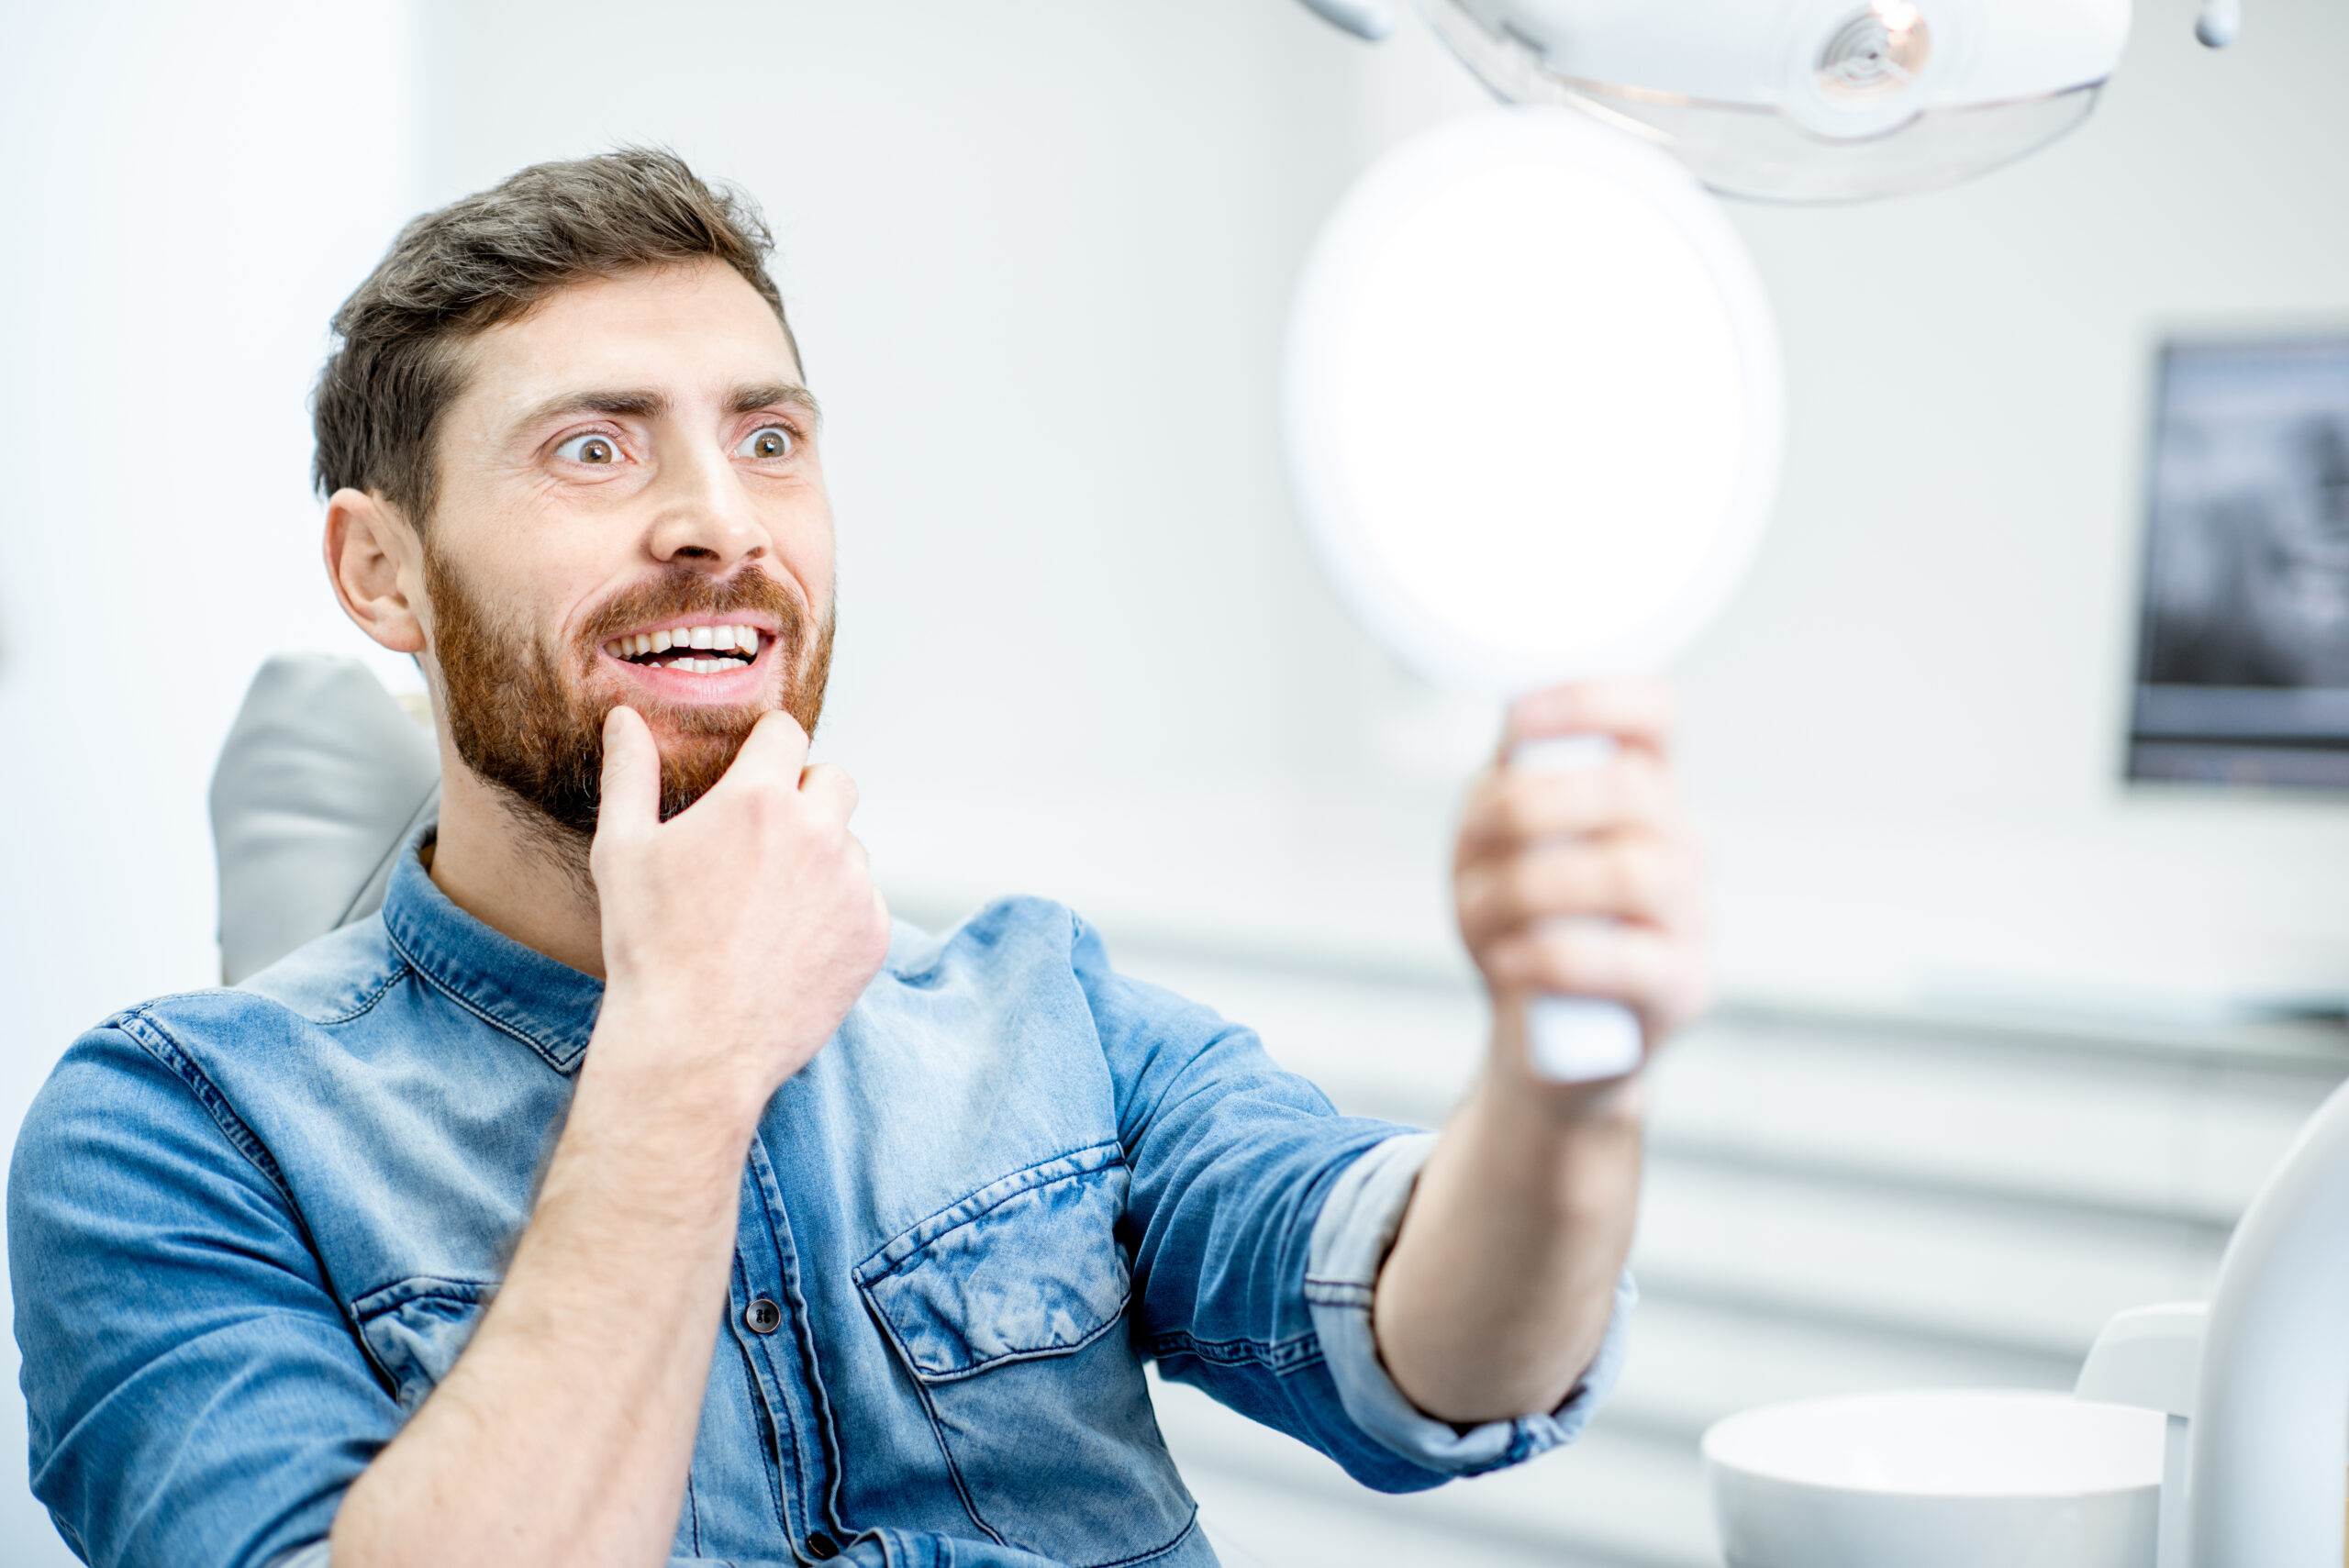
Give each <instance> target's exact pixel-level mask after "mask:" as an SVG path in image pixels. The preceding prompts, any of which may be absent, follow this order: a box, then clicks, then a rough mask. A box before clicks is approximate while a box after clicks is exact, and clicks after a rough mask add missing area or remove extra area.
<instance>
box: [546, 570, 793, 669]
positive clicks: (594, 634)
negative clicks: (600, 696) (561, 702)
mask: <svg viewBox="0 0 2349 1568" xmlns="http://www.w3.org/2000/svg"><path fill="white" fill-rule="evenodd" d="M744 610H747V611H751V612H754V613H758V614H760V615H762V616H763V618H765V619H768V620H771V621H773V622H774V626H775V630H776V632H777V633H778V635H779V636H780V638H781V639H782V642H783V646H784V650H785V651H787V652H788V653H789V654H790V656H791V657H790V662H792V663H795V664H796V662H797V661H798V657H799V654H800V651H801V650H802V648H803V647H804V645H805V644H806V642H807V609H806V608H805V607H804V606H802V605H801V604H800V602H799V596H798V595H796V594H794V593H793V592H792V591H791V590H790V589H788V588H786V587H785V586H784V585H783V584H781V583H778V582H776V581H775V580H774V578H773V577H771V576H769V575H768V574H767V573H764V572H763V571H761V570H759V569H758V568H757V567H754V566H752V567H744V568H742V569H741V570H740V571H739V572H737V573H734V574H733V575H732V576H730V577H716V578H713V577H711V576H709V575H708V574H707V573H702V572H696V571H695V570H694V569H693V568H692V567H690V566H673V567H671V568H669V570H668V572H667V574H666V575H664V576H662V577H658V578H655V579H653V580H652V581H651V582H649V583H640V584H637V585H636V586H635V587H633V588H629V589H627V590H625V591H623V592H622V593H620V594H618V595H615V596H614V597H613V599H612V600H611V602H610V603H609V604H607V605H605V606H602V607H601V608H600V609H598V610H596V613H595V614H594V615H592V616H590V617H587V622H586V624H585V625H584V627H582V628H580V632H579V639H580V642H581V643H582V645H583V646H582V649H581V651H582V653H583V654H584V657H585V659H586V661H587V662H589V663H591V664H592V663H593V662H595V656H596V650H597V649H598V648H600V647H602V646H603V645H604V644H605V643H606V642H607V641H609V640H610V639H613V638H615V637H618V635H619V634H620V633H622V632H624V631H633V630H635V629H636V628H639V627H640V626H643V625H645V624H646V623H647V622H649V621H657V620H665V619H668V618H669V617H673V616H692V615H723V614H728V613H730V612H734V611H744Z"/></svg>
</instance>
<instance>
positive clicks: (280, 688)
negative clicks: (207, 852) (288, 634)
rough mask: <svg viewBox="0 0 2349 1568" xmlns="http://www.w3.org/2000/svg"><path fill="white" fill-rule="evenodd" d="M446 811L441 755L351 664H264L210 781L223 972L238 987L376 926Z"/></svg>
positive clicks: (296, 659)
mask: <svg viewBox="0 0 2349 1568" xmlns="http://www.w3.org/2000/svg"><path fill="white" fill-rule="evenodd" d="M439 814H440V754H439V752H438V751H436V750H435V748H434V746H433V743H432V738H431V736H430V735H429V733H427V732H426V731H425V730H424V729H422V728H419V727H418V726H417V723H416V721H415V720H413V719H411V718H410V717H408V716H407V714H406V712H405V711H404V710H402V708H401V707H400V705H399V704H398V703H397V702H396V701H395V700H394V699H393V696H392V695H391V693H389V692H387V691H385V690H384V686H383V684H382V683H381V682H379V681H378V680H376V679H375V677H374V675H373V673H371V672H370V671H369V670H368V668H367V666H366V665H364V664H362V663H361V662H359V661H358V660H356V659H345V658H340V657H337V656H335V655H333V654H326V653H281V654H279V655H278V656H277V657H275V658H273V659H272V660H270V661H269V662H267V663H265V664H263V665H262V667H261V673H259V674H257V675H255V676H254V677H253V684H252V686H251V688H250V690H249V691H247V692H246V693H245V705H244V706H243V707H241V708H240V709H239V710H238V713H237V721H236V723H235V724H233V725H231V726H230V727H229V729H228V742H227V743H226V744H225V745H223V746H222V747H221V748H220V764H219V766H218V767H217V768H216V769H214V770H213V773H212V841H213V846H214V848H215V850H216V851H217V852H218V855H219V861H220V971H221V978H222V979H223V980H224V981H225V982H226V983H227V984H231V985H234V984H237V983H238V982H239V981H240V980H243V979H244V978H245V977H246V976H248V975H250V974H253V973H258V972H259V971H261V970H262V969H266V968H267V967H268V966H269V965H271V964H273V963H274V962H277V961H278V960H279V959H281V958H283V957H284V956H285V955H286V954H287V953H289V952H292V951H294V950H295V948H298V947H300V946H301V945H302V944H303V943H304V942H306V941H309V940H312V939H313V938H316V937H322V936H324V935H326V934H327V933H328V931H331V930H334V929H337V928H339V927H342V926H347V925H349V924H350V923H351V921H353V920H359V919H363V918H365V917H367V916H369V915H372V914H373V913H374V912H375V910H376V909H377V908H378V907H379V906H381V905H382V904H383V902H384V886H385V884H387V883H389V881H390V880H391V874H392V865H393V862H394V860H395V857H396V856H397V855H398V853H399V849H400V846H401V845H402V844H404V843H406V841H407V838H408V835H409V834H410V833H411V832H413V831H415V830H416V829H417V828H419V827H421V826H422V825H423V824H424V823H426V822H427V821H429V820H431V819H432V818H434V817H437V816H438V815H439Z"/></svg>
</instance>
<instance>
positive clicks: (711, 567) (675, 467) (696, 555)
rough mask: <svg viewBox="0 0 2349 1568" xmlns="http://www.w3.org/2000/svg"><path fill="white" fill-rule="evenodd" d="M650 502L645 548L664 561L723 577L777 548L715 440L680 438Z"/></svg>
mask: <svg viewBox="0 0 2349 1568" xmlns="http://www.w3.org/2000/svg"><path fill="white" fill-rule="evenodd" d="M651 500H652V502H653V511H652V520H651V525H650V527H649V528H648V529H647V531H646V536H645V541H644V542H645V548H646V549H647V550H649V551H650V552H651V555H652V558H653V559H654V560H655V561H658V562H662V564H664V565H666V564H670V563H672V562H674V563H677V564H681V565H693V566H698V567H701V568H704V569H706V570H707V571H709V572H711V573H714V574H716V575H719V576H723V575H724V574H725V573H728V572H729V571H731V570H732V569H733V568H734V567H735V566H736V565H737V564H739V563H740V562H745V561H755V560H758V559H760V558H761V557H763V556H765V555H767V554H768V553H770V552H771V551H772V550H774V539H773V538H772V537H771V536H770V535H769V533H768V531H767V525H766V521H765V519H764V518H763V517H762V516H761V514H760V512H759V509H758V507H757V506H754V505H752V504H751V497H750V495H749V493H748V492H747V491H745V490H744V488H743V486H742V482H741V478H740V475H738V474H737V473H735V472H734V465H733V463H732V462H729V461H728V459H727V456H726V454H725V453H724V452H722V451H720V450H718V446H717V443H716V442H714V441H708V440H703V441H680V442H677V443H675V445H674V447H673V448H672V450H670V451H668V452H666V453H664V454H663V455H662V462H661V468H660V473H659V477H658V478H657V479H655V480H654V482H653V485H652V495H651Z"/></svg>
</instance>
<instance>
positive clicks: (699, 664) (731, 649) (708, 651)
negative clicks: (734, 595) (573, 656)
mask: <svg viewBox="0 0 2349 1568" xmlns="http://www.w3.org/2000/svg"><path fill="white" fill-rule="evenodd" d="M763 640H768V639H764V638H763V636H762V634H761V633H760V631H759V628H757V627H754V626H680V627H672V628H668V629H667V630H665V631H640V632H636V633H634V634H632V635H630V636H628V637H616V638H614V639H611V640H610V641H609V642H607V643H605V644H604V651H605V652H607V653H608V654H610V655H611V656H612V657H613V658H615V659H617V660H618V661H620V662H622V663H624V664H634V665H637V666H639V667H640V668H642V669H647V670H676V671H681V672H683V673H686V674H689V675H723V674H727V673H731V672H733V671H736V670H743V669H748V668H749V667H750V666H751V663H753V662H755V661H756V660H757V659H758V657H759V646H760V644H761V642H762V641H763Z"/></svg>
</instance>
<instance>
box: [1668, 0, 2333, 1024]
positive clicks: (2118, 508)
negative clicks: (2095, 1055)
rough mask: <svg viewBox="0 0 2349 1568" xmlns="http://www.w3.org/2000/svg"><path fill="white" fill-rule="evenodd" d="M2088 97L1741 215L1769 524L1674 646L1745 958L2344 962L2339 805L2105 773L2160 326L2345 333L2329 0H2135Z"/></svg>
mask: <svg viewBox="0 0 2349 1568" xmlns="http://www.w3.org/2000/svg"><path fill="white" fill-rule="evenodd" d="M2137 9H2138V15H2137V27H2136V33H2135V36H2134V38H2133V39H2132V43H2131V46H2130V49H2129V52H2128V55H2127V58H2126V60H2125V61H2124V62H2123V65H2122V68H2121V72H2120V73H2119V75H2118V76H2117V77H2116V78H2115V80H2114V83H2113V84H2112V86H2111V88H2110V92H2109V93H2108V95H2107V96H2106V99H2105V102H2104V103H2103V105H2102V106H2100V107H2099V109H2098V111H2097V114H2096V117H2094V118H2092V119H2091V120H2090V121H2089V122H2088V123H2087V125H2086V126H2085V127H2084V128H2082V129H2081V130H2079V131H2078V132H2077V133H2076V134H2075V135H2074V136H2073V137H2071V138H2070V139H2067V140H2066V141H2065V142H2063V143H2060V144H2059V145H2057V146H2055V147H2054V148H2052V149H2050V150H2048V151H2047V152H2045V153H2044V154H2043V155H2041V156H2040V157H2038V158H2035V159H2033V160H2032V161H2029V162H2027V163H2024V164H2021V165H2020V166H2018V167H2016V168H2013V169H2011V170H2009V171H2007V172H2003V173H2000V174H1998V175H1996V176H1994V177H1992V178H1989V179H1987V180H1984V181H1982V182H1980V183H1976V184H1974V185H1970V186H1965V187H1962V188H1960V189H1958V190H1955V191H1952V192H1949V193H1946V194H1943V195H1932V196H1926V197H1920V198H1916V199H1913V200H1909V201H1902V202H1895V203H1887V204H1884V205H1882V206H1874V207H1862V208H1854V209H1848V210H1842V211H1831V212H1817V211H1809V212H1806V211H1792V210H1783V209H1775V210H1774V209H1765V208H1754V207H1744V208H1740V209H1739V211H1738V218H1739V223H1740V226H1741V228H1742V229H1743V230H1744V232H1745V234H1746V236H1747V237H1748V239H1750V240H1751V242H1752V244H1753V249H1754V250H1755V253H1756V255H1757V257H1758V259H1759V260H1760V261H1761V264H1762V267H1763V271H1764V272H1765V276H1766V277H1767V279H1768V280H1769V284H1770V287H1771V291H1772V294H1773V295H1774V296H1775V298H1776V302H1777V306H1778V309H1779V312H1780V315H1781V318H1782V321H1783V325H1784V328H1785V335H1786V340H1787V346H1788V357H1789V361H1790V366H1791V378H1792V387H1793V397H1794V404H1793V408H1794V439H1793V447H1792V452H1791V461H1790V465H1789V469H1788V474H1787V487H1786V495H1785V503H1784V506H1783V507H1782V510H1781V514H1780V518H1779V528H1778V533H1777V537H1776V539H1775V540H1774V541H1773V543H1772V546H1771V548H1770V551H1769V554H1768V556H1767V558H1766V559H1765V561H1764V562H1763V565H1762V568H1761V571H1760V573H1759V574H1758V576H1757V577H1756V579H1755V581H1754V583H1753V588H1752V591H1751V592H1750V593H1749V594H1748V595H1746V596H1745V598H1744V600H1743V602H1742V604H1741V605H1740V606H1738V608H1737V609H1736V611H1735V612H1734V613H1733V614H1732V616H1731V618H1730V620H1729V622H1728V623H1727V624H1726V625H1724V626H1723V627H1722V628H1720V634H1719V635H1718V636H1717V637H1716V638H1715V639H1713V640H1712V641H1711V642H1710V643H1709V645H1708V646H1707V647H1706V648H1705V649H1704V650H1703V651H1702V652H1701V654H1700V655H1699V657H1698V659H1697V660H1696V661H1695V662H1693V664H1692V666H1691V667H1690V669H1689V672H1688V686H1689V697H1690V703H1691V709H1692V712H1691V722H1690V727H1689V739H1690V746H1691V752H1692V756H1693V757H1694V759H1695V762H1696V764H1697V766H1696V772H1697V778H1698V787H1699V792H1700V795H1701V796H1702V798H1703V800H1704V802H1705V804H1706V805H1707V806H1709V808H1710V809H1711V810H1712V812H1713V813H1714V814H1715V816H1716V817H1717V819H1718V825H1719V829H1720V842H1721V861H1722V864H1721V872H1722V890H1721V891H1722V902H1723V927H1724V936H1725V940H1726V944H1727V946H1728V947H1729V949H1730V951H1729V952H1728V954H1727V955H1726V956H1727V957H1728V958H1729V960H1730V962H1731V964H1732V966H1733V968H1734V970H1735V972H1736V973H1738V974H1739V975H1740V976H1741V977H1744V978H1745V979H1747V981H1748V982H1749V984H1766V985H1769V986H1774V987H1783V988H1792V989H1802V990H1820V989H1832V990H1839V991H1842V990H1865V991H1870V992H1873V993H1876V994H1878V995H1885V996H1887V997H1889V996H1896V995H1911V996H1913V995H1918V994H1920V993H1933V992H1940V993H1943V994H1954V993H1959V992H1965V991H1973V992H1976V993H1979V994H1983V995H1992V994H2005V995H2012V996H2016V997H2023V996H2028V995H2032V993H2034V992H2037V993H2039V994H2041V995H2043V998H2044V999H2047V1000H2051V1001H2060V1000H2064V999H2065V998H2071V999H2074V1000H2076V1001H2078V1002H2080V1003H2082V1004H2083V1005H2089V1004H2094V1003H2096V1002H2098V1001H2099V998H2101V999H2103V1000H2106V1001H2109V1002H2111V1003H2114V1004H2118V1005H2128V1004H2130V1003H2131V1002H2132V999H2133V1000H2141V1001H2147V1002H2150V1001H2153V1000H2155V999H2158V998H2160V997H2161V996H2163V995H2167V996H2169V997H2170V998H2172V999H2175V1000H2178V1001H2188V1002H2190V1001H2193V1000H2196V999H2198V998H2199V999H2201V1000H2205V1001H2207V1000H2210V999H2211V998H2214V997H2217V996H2220V995H2225V994H2228V993H2240V992H2243V991H2281V990H2287V989H2293V988H2299V987H2323V988H2329V989H2330V990H2331V991H2332V993H2333V994H2334V995H2336V996H2337V995H2340V994H2341V993H2342V992H2343V990H2344V989H2349V878H2344V877H2343V875H2342V872H2343V868H2344V867H2349V806H2344V803H2343V801H2341V800H2340V799H2339V798H2337V797H2336V798H2332V799H2322V800H2308V799H2305V798H2304V799H2300V800H2291V799H2280V798H2270V799H2266V800H2244V799H2240V798H2237V799H2226V798H2220V797H2215V796H2210V795H2202V794H2199V793H2195V792H2179V791H2170V792H2163V791H2141V792H2137V793H2134V794H2132V793H2130V792H2127V791H2124V790H2123V788H2122V787H2121V784H2120V782H2119V781H2120V777H2121V758H2120V747H2121V736H2122V734H2123V732H2124V726H2125V723H2126V708H2125V693H2126V689H2127V684H2128V679H2129V672H2130V668H2131V662H2132V658H2133V639H2134V630H2135V626H2134V622H2135V616H2136V606H2135V592H2136V580H2137V556H2138V549H2139V539H2140V529H2141V518H2142V509H2143V477H2142V476H2143V471H2144V466H2145V455H2146V454H2145V447H2144V443H2145V434H2146V431H2147V430H2148V429H2149V428H2150V425H2151V403H2150V395H2149V394H2150V385H2149V375H2150V369H2151V360H2152V355H2153V351H2154V346H2155V344H2156V342H2157V341H2158V339H2159V337H2160V335H2161V333H2162V332H2163V331H2164V330H2165V328H2171V329H2174V328H2177V327H2180V326H2184V327H2188V328H2205V329H2209V328H2216V329H2219V330H2222V331H2223V330H2250V331H2257V330H2259V329H2261V328H2272V327H2274V326H2276V325H2277V324H2279V323H2281V324H2305V323H2310V322H2314V323H2320V324H2323V325H2326V326H2329V327H2331V328H2334V329H2338V330H2349V164H2344V163H2343V160H2342V158H2341V150H2342V149H2343V148H2349V92H2344V91H2343V86H2342V78H2343V72H2349V8H2345V7H2343V6H2340V5H2338V4H2336V3H2333V0H2258V3H2256V4H2254V5H2252V6H2246V7H2245V15H2246V18H2247V21H2246V26H2245V28H2244V30H2243V39H2242V41H2241V43H2240V44H2239V45H2237V46H2236V47H2235V48H2233V49H2232V50H2227V51H2226V52H2224V53H2220V54H2213V53H2211V52H2210V51H2208V50H2203V49H2202V48H2201V47H2200V46H2199V45H2198V44H2197V43H2195V42H2194V41H2193V38H2192V28H2191V26H2190V15H2191V10H2192V7H2191V6H2189V5H2188V4H2187V3H2186V0H2148V3H2145V4H2141V5H2140V6H2138V8H2137Z"/></svg>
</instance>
